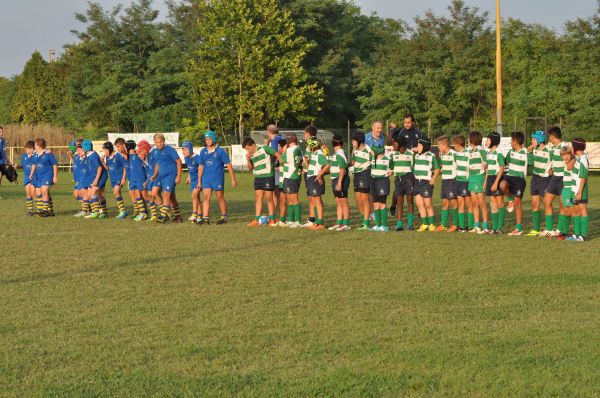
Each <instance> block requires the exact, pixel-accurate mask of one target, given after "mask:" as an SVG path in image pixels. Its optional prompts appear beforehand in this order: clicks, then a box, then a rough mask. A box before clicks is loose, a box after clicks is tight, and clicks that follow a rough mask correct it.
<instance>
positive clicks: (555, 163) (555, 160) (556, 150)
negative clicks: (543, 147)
mask: <svg viewBox="0 0 600 398" xmlns="http://www.w3.org/2000/svg"><path fill="white" fill-rule="evenodd" d="M566 146H567V144H566V143H565V142H561V143H560V144H558V145H556V146H554V145H552V146H551V147H550V148H549V149H550V160H551V162H552V170H553V171H554V175H555V176H557V177H562V176H563V175H564V172H565V162H564V161H563V158H562V156H560V150H561V149H563V148H564V147H566Z"/></svg>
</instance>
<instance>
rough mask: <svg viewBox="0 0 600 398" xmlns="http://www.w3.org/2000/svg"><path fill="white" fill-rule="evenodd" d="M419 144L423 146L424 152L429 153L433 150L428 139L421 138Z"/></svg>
mask: <svg viewBox="0 0 600 398" xmlns="http://www.w3.org/2000/svg"><path fill="white" fill-rule="evenodd" d="M419 144H421V145H422V146H423V152H427V151H429V150H430V149H431V140H430V139H429V138H427V137H421V138H419Z"/></svg>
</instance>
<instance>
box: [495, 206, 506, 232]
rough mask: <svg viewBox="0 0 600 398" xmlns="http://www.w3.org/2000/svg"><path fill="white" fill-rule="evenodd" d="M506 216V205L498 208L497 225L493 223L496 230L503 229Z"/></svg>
mask: <svg viewBox="0 0 600 398" xmlns="http://www.w3.org/2000/svg"><path fill="white" fill-rule="evenodd" d="M505 218H506V207H502V208H500V209H498V225H494V229H495V230H496V231H502V230H504V219H505Z"/></svg>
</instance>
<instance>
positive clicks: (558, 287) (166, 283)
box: [0, 173, 600, 397]
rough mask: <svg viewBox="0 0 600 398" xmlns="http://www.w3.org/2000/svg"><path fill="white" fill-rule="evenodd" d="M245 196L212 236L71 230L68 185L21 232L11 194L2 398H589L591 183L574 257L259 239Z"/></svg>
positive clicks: (184, 191) (120, 224)
mask: <svg viewBox="0 0 600 398" xmlns="http://www.w3.org/2000/svg"><path fill="white" fill-rule="evenodd" d="M251 178H252V177H251V176H250V175H248V174H244V175H240V176H239V182H240V187H239V188H238V189H237V190H231V189H229V190H228V191H227V197H228V198H229V204H230V214H231V222H230V224H228V225H225V226H216V225H210V226H204V227H200V226H195V225H191V224H188V223H185V224H183V225H172V224H169V225H157V224H151V223H147V222H143V223H135V222H133V221H131V220H127V221H118V220H115V219H111V220H82V219H76V218H74V217H72V214H73V213H74V212H75V210H76V207H77V205H76V203H75V201H74V200H73V199H72V197H71V194H70V192H69V189H70V188H71V183H70V181H69V176H68V175H67V174H65V173H61V176H60V184H59V185H58V187H56V188H57V189H56V190H55V194H54V201H55V204H56V205H55V206H56V209H57V213H58V217H56V218H53V219H39V218H28V217H25V216H24V212H25V206H24V200H23V198H22V187H21V186H15V185H10V186H8V185H6V184H7V183H6V181H4V183H3V185H2V186H1V187H0V197H2V199H1V200H0V238H1V240H0V242H1V243H0V396H9V397H10V396H57V397H58V396H60V397H62V396H85V397H89V396H102V397H113V396H120V397H130V396H157V397H164V396H257V397H265V396H296V397H307V396H390V397H396V396H515V395H516V396H537V395H545V396H594V395H596V396H597V395H598V394H599V391H600V372H599V364H600V261H599V258H600V223H599V219H600V177H593V178H592V179H591V182H590V184H591V191H590V192H591V204H590V208H591V216H592V225H591V237H592V240H591V241H589V242H587V243H585V244H579V243H570V242H558V241H555V240H548V239H538V238H527V237H525V236H523V237H519V238H511V237H507V236H501V237H498V236H473V235H470V234H464V235H459V234H436V233H425V234H417V233H415V232H403V233H396V232H393V233H388V234H383V233H370V232H362V233H361V232H357V231H351V232H348V233H333V232H328V231H319V232H317V231H305V230H287V229H280V228H266V227H264V228H258V229H250V228H247V227H246V226H245V224H246V223H247V222H248V221H250V220H251V219H252V213H253V210H252V209H253V193H252V190H251ZM327 192H328V196H327V198H326V203H327V213H328V214H327V220H328V221H329V222H331V221H332V219H334V218H335V214H334V207H333V203H334V202H333V199H332V197H331V195H330V194H329V182H328V188H327ZM178 193H179V195H180V198H181V199H182V204H183V209H184V211H185V213H186V217H187V216H189V210H190V199H189V194H188V188H187V187H186V186H181V187H180V190H179V191H178ZM438 193H439V188H438V190H437V192H436V196H438ZM304 203H306V202H304ZM526 203H527V202H526ZM109 204H110V205H111V206H113V207H114V201H113V199H112V197H110V195H109ZM528 206H529V204H528V203H527V204H526V208H528ZM303 210H304V212H305V213H306V210H307V206H306V205H305V206H304V209H303ZM113 213H114V209H113ZM353 214H354V216H356V212H355V211H354V209H353ZM526 221H527V223H526V229H528V228H529V227H530V213H529V211H526ZM356 224H357V220H355V222H354V225H356ZM390 225H392V221H390ZM507 225H508V226H510V227H512V226H513V225H514V219H513V216H512V215H511V216H510V217H509V218H508V220H507Z"/></svg>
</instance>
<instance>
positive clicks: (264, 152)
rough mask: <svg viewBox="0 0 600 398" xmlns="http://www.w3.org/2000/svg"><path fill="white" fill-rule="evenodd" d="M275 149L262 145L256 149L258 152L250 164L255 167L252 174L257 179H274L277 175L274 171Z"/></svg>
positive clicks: (254, 154) (253, 155)
mask: <svg viewBox="0 0 600 398" xmlns="http://www.w3.org/2000/svg"><path fill="white" fill-rule="evenodd" d="M273 155H275V149H273V148H271V147H270V146H269V145H261V146H259V147H257V148H256V152H254V153H253V154H252V157H251V158H250V162H251V163H252V165H253V166H254V169H253V170H252V173H253V174H254V176H255V177H257V178H264V177H272V176H274V175H275V170H274V169H273V158H272V156H273Z"/></svg>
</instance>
